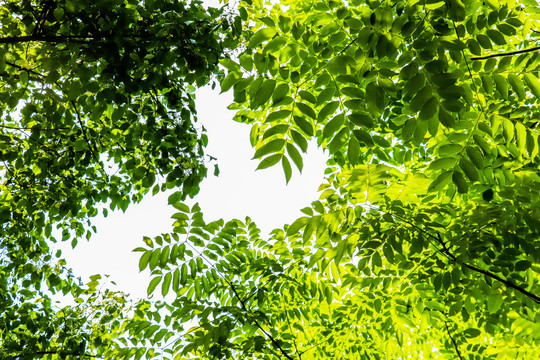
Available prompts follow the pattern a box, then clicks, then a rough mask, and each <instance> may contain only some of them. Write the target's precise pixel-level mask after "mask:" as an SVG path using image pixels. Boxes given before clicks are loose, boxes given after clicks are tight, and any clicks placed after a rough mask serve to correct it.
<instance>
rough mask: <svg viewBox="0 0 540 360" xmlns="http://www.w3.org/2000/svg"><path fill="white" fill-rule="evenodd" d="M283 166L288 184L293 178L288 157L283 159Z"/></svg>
mask: <svg viewBox="0 0 540 360" xmlns="http://www.w3.org/2000/svg"><path fill="white" fill-rule="evenodd" d="M281 166H282V167H283V172H284V174H285V182H286V183H287V184H288V183H289V181H290V180H291V176H292V168H291V163H290V162H289V159H287V157H286V156H283V157H282V158H281Z"/></svg>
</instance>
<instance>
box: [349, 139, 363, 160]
mask: <svg viewBox="0 0 540 360" xmlns="http://www.w3.org/2000/svg"><path fill="white" fill-rule="evenodd" d="M359 155H360V144H359V143H358V141H357V140H356V138H354V137H352V138H350V139H349V147H348V148H347V158H348V160H349V163H350V164H351V165H356V164H357V162H358V156H359Z"/></svg>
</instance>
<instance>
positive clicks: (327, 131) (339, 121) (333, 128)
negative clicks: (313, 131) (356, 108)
mask: <svg viewBox="0 0 540 360" xmlns="http://www.w3.org/2000/svg"><path fill="white" fill-rule="evenodd" d="M344 122H345V115H344V114H338V115H336V116H335V117H334V118H333V119H332V120H330V121H329V122H328V123H327V124H326V125H325V126H324V130H323V134H322V136H323V139H331V138H332V137H333V136H334V134H335V133H336V132H337V131H338V130H339V129H341V126H342V125H343V123H344Z"/></svg>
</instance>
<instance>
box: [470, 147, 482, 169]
mask: <svg viewBox="0 0 540 360" xmlns="http://www.w3.org/2000/svg"><path fill="white" fill-rule="evenodd" d="M465 151H466V152H467V156H468V157H469V159H470V160H471V162H472V163H473V164H474V166H476V168H477V169H478V170H482V169H483V168H484V159H483V157H482V153H481V152H480V150H478V149H477V148H476V147H473V146H467V148H466V149H465Z"/></svg>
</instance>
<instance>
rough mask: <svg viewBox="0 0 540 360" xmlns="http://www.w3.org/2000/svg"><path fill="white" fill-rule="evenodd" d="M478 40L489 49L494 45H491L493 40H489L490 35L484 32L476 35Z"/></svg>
mask: <svg viewBox="0 0 540 360" xmlns="http://www.w3.org/2000/svg"><path fill="white" fill-rule="evenodd" d="M476 41H478V43H479V44H480V46H481V47H483V48H484V49H487V50H491V49H492V48H493V46H492V45H491V41H490V40H489V37H487V36H486V35H484V34H478V35H476Z"/></svg>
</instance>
